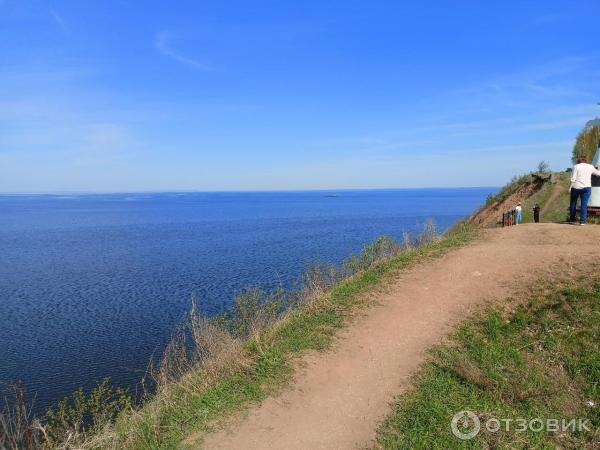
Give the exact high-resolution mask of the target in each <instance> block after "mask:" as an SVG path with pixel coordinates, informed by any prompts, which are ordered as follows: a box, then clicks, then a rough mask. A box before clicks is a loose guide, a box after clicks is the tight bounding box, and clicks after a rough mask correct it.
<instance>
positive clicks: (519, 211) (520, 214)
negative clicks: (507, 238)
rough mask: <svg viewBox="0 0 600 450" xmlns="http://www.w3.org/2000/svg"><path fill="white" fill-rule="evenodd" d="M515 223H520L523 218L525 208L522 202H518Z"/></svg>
mask: <svg viewBox="0 0 600 450" xmlns="http://www.w3.org/2000/svg"><path fill="white" fill-rule="evenodd" d="M515 213H516V214H515V225H519V224H520V223H521V221H522V220H523V208H521V203H518V204H517V206H516V207H515Z"/></svg>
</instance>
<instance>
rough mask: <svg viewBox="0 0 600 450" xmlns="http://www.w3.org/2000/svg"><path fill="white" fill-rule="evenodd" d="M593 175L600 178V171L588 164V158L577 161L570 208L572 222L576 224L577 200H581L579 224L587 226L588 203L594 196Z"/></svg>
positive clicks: (574, 168)
mask: <svg viewBox="0 0 600 450" xmlns="http://www.w3.org/2000/svg"><path fill="white" fill-rule="evenodd" d="M592 175H596V176H600V170H598V169H596V168H595V167H594V166H592V165H591V164H588V162H587V158H585V157H581V158H578V159H577V164H575V166H574V167H573V176H571V188H570V189H569V190H570V192H571V205H570V208H569V212H570V217H569V220H570V221H571V222H575V216H576V214H577V200H578V199H581V214H580V215H579V224H580V225H585V219H587V210H588V201H589V200H590V195H592Z"/></svg>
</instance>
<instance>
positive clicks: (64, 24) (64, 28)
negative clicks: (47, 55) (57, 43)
mask: <svg viewBox="0 0 600 450" xmlns="http://www.w3.org/2000/svg"><path fill="white" fill-rule="evenodd" d="M48 11H49V12H50V15H51V16H52V18H53V19H54V22H56V25H58V28H60V30H61V31H62V33H63V34H64V35H65V36H68V35H69V34H70V30H69V26H68V25H67V22H66V21H65V19H64V18H63V16H61V15H60V14H59V13H58V12H57V11H56V10H55V9H52V8H49V9H48Z"/></svg>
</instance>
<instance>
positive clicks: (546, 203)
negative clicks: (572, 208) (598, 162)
mask: <svg viewBox="0 0 600 450" xmlns="http://www.w3.org/2000/svg"><path fill="white" fill-rule="evenodd" d="M570 178H571V174H570V173H566V172H559V173H554V174H553V176H552V180H553V181H552V182H551V183H546V184H545V185H544V186H543V187H542V189H540V190H539V191H538V192H536V193H535V194H534V195H532V196H531V197H530V198H529V199H527V200H526V201H525V202H523V221H524V222H533V207H534V206H535V204H536V203H538V204H539V205H540V207H541V208H542V214H541V217H540V220H541V221H542V222H562V221H564V220H565V219H566V218H567V209H568V208H569V184H570Z"/></svg>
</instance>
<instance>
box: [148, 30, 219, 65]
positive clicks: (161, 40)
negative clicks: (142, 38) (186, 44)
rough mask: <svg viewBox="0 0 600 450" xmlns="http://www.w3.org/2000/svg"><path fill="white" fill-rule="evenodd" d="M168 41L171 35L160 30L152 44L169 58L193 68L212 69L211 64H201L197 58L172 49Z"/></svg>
mask: <svg viewBox="0 0 600 450" xmlns="http://www.w3.org/2000/svg"><path fill="white" fill-rule="evenodd" d="M170 41H171V36H170V34H169V32H168V31H161V32H160V33H158V34H157V36H156V40H155V42H154V46H155V48H156V50H157V51H158V52H159V53H160V54H161V55H163V56H166V57H168V58H171V59H174V60H175V61H177V62H180V63H182V64H186V65H188V66H191V67H193V68H195V69H198V70H202V71H206V72H209V71H212V70H213V68H212V67H211V66H209V65H207V64H203V63H201V62H200V61H198V60H197V59H195V58H192V57H190V56H187V55H185V54H183V53H182V52H180V51H178V50H176V49H174V48H173V47H172V46H171V42H170Z"/></svg>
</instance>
